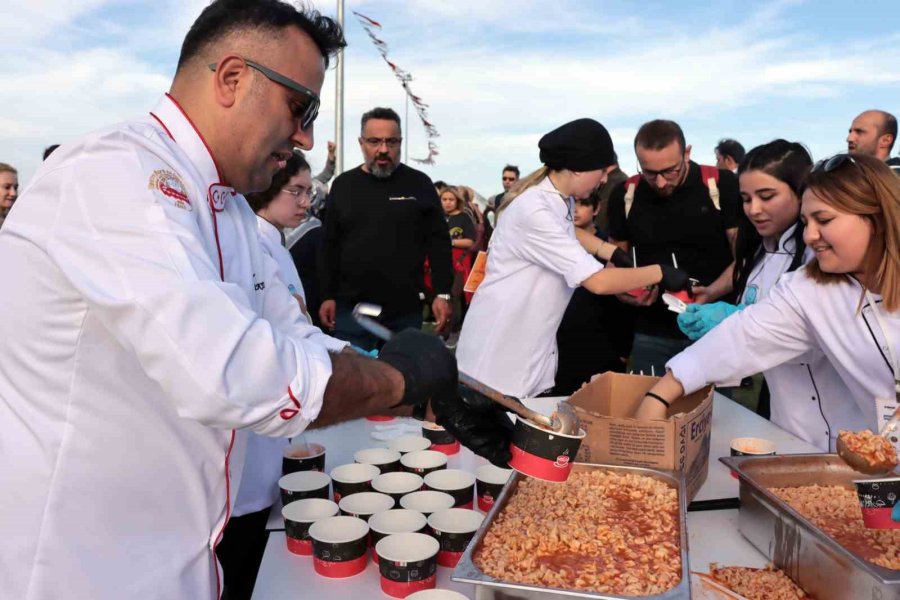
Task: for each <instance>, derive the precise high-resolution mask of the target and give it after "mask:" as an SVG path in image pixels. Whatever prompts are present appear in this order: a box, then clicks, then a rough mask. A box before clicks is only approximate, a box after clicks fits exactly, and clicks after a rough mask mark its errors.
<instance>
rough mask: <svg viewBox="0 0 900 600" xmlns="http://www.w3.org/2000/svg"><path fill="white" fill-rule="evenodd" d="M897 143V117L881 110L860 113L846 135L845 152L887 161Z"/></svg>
mask: <svg viewBox="0 0 900 600" xmlns="http://www.w3.org/2000/svg"><path fill="white" fill-rule="evenodd" d="M896 141H897V117H895V116H894V115H892V114H891V113H889V112H886V111H883V110H866V111H863V112H861V113H860V114H859V115H857V117H856V118H855V119H853V123H851V124H850V130H849V131H848V133H847V152H859V153H861V154H868V155H869V156H874V157H875V158H877V159H878V160H883V161H887V160H888V159H890V156H891V149H892V148H893V147H894V142H896Z"/></svg>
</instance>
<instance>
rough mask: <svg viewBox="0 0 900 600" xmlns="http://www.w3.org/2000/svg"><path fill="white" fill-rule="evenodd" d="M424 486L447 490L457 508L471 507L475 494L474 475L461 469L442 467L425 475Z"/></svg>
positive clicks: (442, 490)
mask: <svg viewBox="0 0 900 600" xmlns="http://www.w3.org/2000/svg"><path fill="white" fill-rule="evenodd" d="M425 487H427V488H428V489H430V490H435V491H438V492H447V493H448V494H450V495H451V496H453V499H454V501H455V502H454V504H453V505H454V506H455V507H457V508H472V498H473V497H474V495H475V476H474V475H472V474H471V473H469V472H468V471H463V470H461V469H442V470H440V471H435V472H433V473H429V474H428V475H426V476H425Z"/></svg>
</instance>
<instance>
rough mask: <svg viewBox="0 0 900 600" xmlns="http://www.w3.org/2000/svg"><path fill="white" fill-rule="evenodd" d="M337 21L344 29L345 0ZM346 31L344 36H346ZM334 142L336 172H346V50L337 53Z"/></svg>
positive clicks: (339, 10)
mask: <svg viewBox="0 0 900 600" xmlns="http://www.w3.org/2000/svg"><path fill="white" fill-rule="evenodd" d="M337 22H338V25H340V26H341V30H344V0H337ZM346 35H347V34H346V31H345V32H344V36H345V37H346ZM334 97H335V98H334V143H335V144H336V145H337V148H336V152H335V158H334V174H335V176H337V175H340V174H341V173H343V172H344V50H343V48H342V49H341V50H340V52H338V54H337V65H336V67H335V77H334Z"/></svg>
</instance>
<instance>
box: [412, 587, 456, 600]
mask: <svg viewBox="0 0 900 600" xmlns="http://www.w3.org/2000/svg"><path fill="white" fill-rule="evenodd" d="M406 600H469V599H468V598H466V597H465V596H463V595H462V594H460V593H459V592H454V591H453V590H442V589H439V588H434V589H433V590H422V591H421V592H416V593H415V594H410V595H409V596H407V597H406Z"/></svg>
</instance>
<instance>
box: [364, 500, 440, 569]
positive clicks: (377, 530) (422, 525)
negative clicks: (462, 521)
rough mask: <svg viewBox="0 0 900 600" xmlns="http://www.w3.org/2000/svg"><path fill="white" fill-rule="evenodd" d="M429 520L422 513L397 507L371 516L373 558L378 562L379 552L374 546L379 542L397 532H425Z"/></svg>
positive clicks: (370, 528)
mask: <svg viewBox="0 0 900 600" xmlns="http://www.w3.org/2000/svg"><path fill="white" fill-rule="evenodd" d="M427 527H428V521H427V519H426V517H425V515H423V514H422V513H420V512H418V511H415V510H407V509H405V508H395V509H393V510H386V511H384V512H380V513H375V514H374V515H372V516H371V517H369V530H370V531H371V535H372V546H373V549H372V560H373V561H375V564H378V553H377V552H376V551H375V549H374V547H375V546H378V542H380V541H381V540H383V539H384V538H386V537H387V536H389V535H394V534H395V533H425V530H426V529H427Z"/></svg>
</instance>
